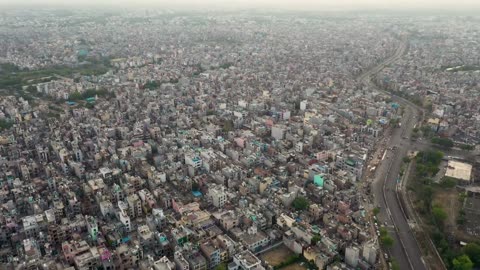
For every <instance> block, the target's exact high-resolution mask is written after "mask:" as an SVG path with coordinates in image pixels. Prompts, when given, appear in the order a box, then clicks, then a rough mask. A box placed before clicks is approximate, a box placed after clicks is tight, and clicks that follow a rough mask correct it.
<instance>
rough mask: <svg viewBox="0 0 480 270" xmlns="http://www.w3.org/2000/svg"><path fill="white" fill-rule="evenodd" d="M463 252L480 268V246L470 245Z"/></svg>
mask: <svg viewBox="0 0 480 270" xmlns="http://www.w3.org/2000/svg"><path fill="white" fill-rule="evenodd" d="M463 251H464V252H465V254H467V255H468V257H469V258H470V259H471V260H472V262H473V263H474V264H475V266H476V267H478V266H480V245H478V244H477V243H469V244H467V245H466V246H465V247H464V248H463Z"/></svg>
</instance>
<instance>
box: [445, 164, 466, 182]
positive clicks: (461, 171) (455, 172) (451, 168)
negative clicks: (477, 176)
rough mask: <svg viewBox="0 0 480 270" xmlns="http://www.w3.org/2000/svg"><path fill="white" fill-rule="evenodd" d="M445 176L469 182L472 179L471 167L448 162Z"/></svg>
mask: <svg viewBox="0 0 480 270" xmlns="http://www.w3.org/2000/svg"><path fill="white" fill-rule="evenodd" d="M445 176H448V177H453V178H456V179H460V180H464V181H470V180H471V177H472V165H470V164H468V163H463V162H459V161H455V160H449V161H448V165H447V170H446V172H445Z"/></svg>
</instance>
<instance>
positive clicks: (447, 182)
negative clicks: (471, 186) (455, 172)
mask: <svg viewBox="0 0 480 270" xmlns="http://www.w3.org/2000/svg"><path fill="white" fill-rule="evenodd" d="M440 185H441V186H442V187H443V188H453V187H455V186H456V185H457V180H456V179H455V178H453V177H448V176H445V177H443V178H442V181H441V182H440Z"/></svg>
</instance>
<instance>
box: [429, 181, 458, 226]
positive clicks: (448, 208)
mask: <svg viewBox="0 0 480 270" xmlns="http://www.w3.org/2000/svg"><path fill="white" fill-rule="evenodd" d="M433 205H440V206H441V207H442V208H443V209H444V210H445V212H446V213H447V219H446V220H445V226H447V227H449V228H455V229H456V228H457V217H458V213H459V211H460V208H461V205H460V201H459V199H458V191H457V190H456V189H455V188H452V189H437V190H436V192H435V197H434V198H433Z"/></svg>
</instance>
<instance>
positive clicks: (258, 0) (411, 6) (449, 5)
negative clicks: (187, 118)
mask: <svg viewBox="0 0 480 270" xmlns="http://www.w3.org/2000/svg"><path fill="white" fill-rule="evenodd" d="M0 5H2V6H32V7H34V6H35V7H38V6H61V7H78V6H104V7H110V6H111V7H122V6H125V7H127V6H128V7H156V8H181V9H245V8H252V9H256V8H257V9H265V8H266V9H283V10H310V11H315V10H318V11H321V10H369V9H372V10H374V9H384V10H398V9H401V10H412V11H416V10H449V11H456V10H459V11H460V10H471V9H480V1H478V0H457V1H450V0H421V1H418V0H388V1H386V0H335V1H333V0H296V1H293V0H228V1H226V0H202V1H198V0H177V1H174V3H172V1H168V0H157V1H155V0H136V1H132V0H116V1H112V0H82V1H68V2H66V1H64V0H16V1H15V2H14V3H12V1H11V0H0Z"/></svg>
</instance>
